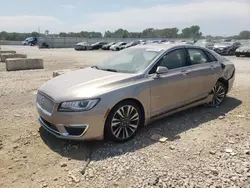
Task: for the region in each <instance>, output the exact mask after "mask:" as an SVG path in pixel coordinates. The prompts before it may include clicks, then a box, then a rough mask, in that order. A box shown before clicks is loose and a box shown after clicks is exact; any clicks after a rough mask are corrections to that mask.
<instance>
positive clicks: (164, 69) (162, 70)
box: [156, 66, 168, 75]
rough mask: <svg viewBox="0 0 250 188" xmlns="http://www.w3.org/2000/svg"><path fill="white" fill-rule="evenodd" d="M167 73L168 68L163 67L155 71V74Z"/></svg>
mask: <svg viewBox="0 0 250 188" xmlns="http://www.w3.org/2000/svg"><path fill="white" fill-rule="evenodd" d="M167 72H168V68H167V67H164V66H158V67H157V69H156V74H158V75H159V74H164V73H167Z"/></svg>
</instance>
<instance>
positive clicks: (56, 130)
mask: <svg viewBox="0 0 250 188" xmlns="http://www.w3.org/2000/svg"><path fill="white" fill-rule="evenodd" d="M40 118H41V120H42V122H43V123H44V124H45V125H46V126H47V127H49V128H50V129H52V130H53V131H55V132H58V129H57V128H56V126H55V125H53V124H52V123H50V122H48V121H46V120H45V119H43V118H42V117H40Z"/></svg>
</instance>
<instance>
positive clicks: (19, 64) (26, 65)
mask: <svg viewBox="0 0 250 188" xmlns="http://www.w3.org/2000/svg"><path fill="white" fill-rule="evenodd" d="M30 69H43V59H23V58H19V59H18V58H15V59H6V70H7V71H17V70H30Z"/></svg>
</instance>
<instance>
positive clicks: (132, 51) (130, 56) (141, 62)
mask: <svg viewBox="0 0 250 188" xmlns="http://www.w3.org/2000/svg"><path fill="white" fill-rule="evenodd" d="M160 53H161V51H155V50H150V49H144V48H129V49H126V50H123V51H121V52H118V53H117V54H116V55H115V56H113V57H111V58H109V59H107V60H106V61H104V62H102V63H100V64H99V65H98V66H97V68H98V69H102V70H108V71H113V72H124V73H137V72H140V71H142V70H144V69H145V68H146V67H147V66H148V65H149V64H150V63H151V62H152V60H153V59H154V58H155V57H156V56H157V55H159V54H160Z"/></svg>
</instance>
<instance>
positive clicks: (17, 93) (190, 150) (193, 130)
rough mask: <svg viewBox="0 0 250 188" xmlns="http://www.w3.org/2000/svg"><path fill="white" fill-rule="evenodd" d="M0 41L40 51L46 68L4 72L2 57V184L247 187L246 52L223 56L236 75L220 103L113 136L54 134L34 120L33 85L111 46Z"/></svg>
mask: <svg viewBox="0 0 250 188" xmlns="http://www.w3.org/2000/svg"><path fill="white" fill-rule="evenodd" d="M2 49H11V50H16V51H17V52H18V53H25V54H27V55H28V57H42V58H43V59H44V63H45V69H44V70H37V71H34V70H31V71H18V72H5V71H4V70H5V65H4V64H3V63H0V88H1V90H0V104H1V105H0V112H1V113H0V128H1V133H0V187H4V188H5V187H13V188H22V187H24V188H28V187H35V188H37V187H38V188H39V187H54V188H56V187H58V188H59V187H60V188H61V187H65V188H68V187H81V188H85V187H86V188H87V187H88V188H92V187H107V188H108V187H109V188H110V187H111V188H112V187H121V188H123V187H124V188H129V187H134V188H137V187H162V188H165V187H166V188H167V187H173V188H174V187H180V188H182V187H183V188H184V187H200V188H204V187H213V188H215V187H216V188H220V187H221V188H224V187H225V188H227V187H235V188H238V187H242V188H249V187H250V125H249V124H250V115H249V111H250V59H249V58H236V57H229V58H230V59H231V60H232V61H233V62H234V63H235V66H236V80H235V85H234V88H233V90H232V91H231V92H230V93H229V95H228V98H227V99H226V100H225V102H224V104H223V105H222V106H221V107H220V108H217V109H207V108H204V107H197V108H193V109H190V110H187V111H184V112H181V113H178V114H175V115H173V116H170V117H167V118H164V119H162V120H160V121H157V122H154V123H153V124H151V125H149V126H147V127H145V128H143V129H141V130H140V131H139V133H138V134H137V136H136V137H135V138H134V139H133V140H131V141H129V142H127V143H125V144H115V143H109V142H104V141H93V142H73V141H65V140H60V139H57V138H55V137H53V136H51V135H50V134H48V133H47V132H46V131H44V130H43V129H41V128H40V126H39V123H38V121H37V113H36V108H35V94H36V91H37V89H38V87H39V86H40V85H41V84H43V83H44V82H46V81H47V80H49V79H51V78H52V72H53V70H58V69H71V68H79V67H84V66H86V65H91V64H93V63H96V62H98V61H100V60H102V59H103V58H107V57H108V56H109V55H111V54H112V53H115V52H107V51H105V52H103V51H90V52H76V51H74V50H73V49H49V50H47V49H43V50H39V49H37V48H36V47H21V46H19V47H18V46H2ZM156 137H160V138H167V140H166V139H162V140H161V141H158V140H156V139H155V138H156Z"/></svg>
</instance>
